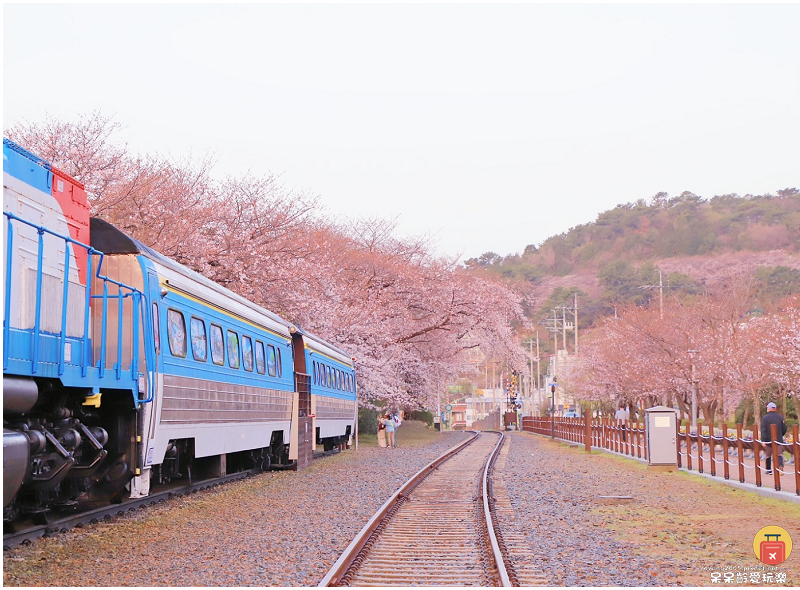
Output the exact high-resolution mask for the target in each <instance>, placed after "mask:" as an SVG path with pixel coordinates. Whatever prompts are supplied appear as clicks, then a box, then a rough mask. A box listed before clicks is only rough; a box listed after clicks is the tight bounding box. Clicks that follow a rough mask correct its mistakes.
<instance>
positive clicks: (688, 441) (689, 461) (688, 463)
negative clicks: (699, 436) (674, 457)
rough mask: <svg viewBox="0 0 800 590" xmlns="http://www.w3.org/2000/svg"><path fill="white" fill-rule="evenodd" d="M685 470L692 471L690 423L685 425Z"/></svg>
mask: <svg viewBox="0 0 800 590" xmlns="http://www.w3.org/2000/svg"><path fill="white" fill-rule="evenodd" d="M686 469H688V470H689V471H691V470H692V423H691V422H687V423H686Z"/></svg>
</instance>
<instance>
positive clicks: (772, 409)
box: [761, 402, 786, 475]
mask: <svg viewBox="0 0 800 590" xmlns="http://www.w3.org/2000/svg"><path fill="white" fill-rule="evenodd" d="M773 424H774V425H775V426H776V427H777V428H776V431H777V433H778V435H777V440H776V441H775V442H779V443H782V442H783V435H784V434H786V422H784V420H783V416H781V415H780V414H779V413H778V406H776V405H775V404H774V403H773V402H769V403H768V404H767V413H766V414H764V417H763V418H761V442H763V443H768V442H772V428H770V427H771V426H772V425H773ZM781 467H783V451H782V450H780V449H778V469H780V468H781ZM767 475H772V449H771V448H770V449H769V450H768V451H767Z"/></svg>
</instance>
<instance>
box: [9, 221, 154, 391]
mask: <svg viewBox="0 0 800 590" xmlns="http://www.w3.org/2000/svg"><path fill="white" fill-rule="evenodd" d="M3 215H4V216H5V217H6V218H8V223H7V239H6V254H7V258H6V284H5V302H4V310H3V371H6V370H7V369H8V363H9V341H10V334H11V297H10V294H11V289H12V275H13V272H12V271H13V268H12V267H13V260H14V257H13V246H14V224H13V223H12V221H18V222H20V223H22V224H24V225H27V226H29V227H31V228H33V229H35V230H36V232H37V234H38V250H37V255H36V256H37V268H36V303H35V312H34V313H35V316H34V326H33V330H32V332H33V341H32V350H31V373H32V374H34V375H35V374H36V373H37V372H38V370H39V341H40V338H39V337H40V335H41V333H42V330H41V312H42V281H43V274H44V273H43V270H44V236H45V235H46V234H49V235H51V236H53V237H55V238H57V239H60V240H62V241H63V242H64V243H65V245H69V244H72V245H73V249H74V248H75V247H79V248H83V249H84V250H86V254H87V281H86V283H87V284H86V299H85V307H84V325H83V337H82V338H80V339H78V340H82V344H83V354H82V356H81V376H82V377H86V376H87V375H88V369H89V366H90V365H91V366H94V362H93V360H94V359H92V360H90V359H91V357H92V356H93V355H92V351H91V348H90V346H91V338H90V337H89V323H90V309H91V300H92V299H102V300H103V317H102V328H101V335H100V338H101V353H100V356H101V358H100V361H99V365H98V366H97V368H98V370H99V373H100V377H101V378H102V377H104V374H105V369H106V367H105V354H106V339H107V336H108V335H107V328H108V326H107V320H108V318H107V305H108V297H109V295H108V285H109V284H111V285H115V286H116V287H117V290H118V292H117V295H116V298H117V300H118V304H119V308H118V316H119V323H118V326H117V329H118V333H117V366H116V367H115V372H116V380H117V381H121V380H122V378H123V371H125V369H123V367H122V351H121V347H122V316H123V313H122V310H123V306H124V300H125V299H128V298H130V300H131V307H132V310H131V311H132V316H131V323H132V328H133V338H134V339H133V340H132V343H131V365H130V369H129V372H130V376H131V379H132V380H134V381H136V382H137V393H136V398H137V400H136V401H137V402H138V403H147V402H149V401H152V398H153V395H152V392H149V395H148V397H147V398H146V399H145V400H141V399H139V392H138V377H139V375H140V373H139V370H138V364H139V351H138V333H139V322H140V321H144V320H143V319H141V318H140V309H141V301H142V300H143V299H144V300H146V297H145V296H144V293H142V292H141V291H140V290H139V289H137V288H136V287H132V286H130V285H127V284H125V283H122V282H120V281H117V280H115V279H112V278H111V277H109V276H107V275H104V274H102V269H103V262H104V260H105V254H104V253H103V252H101V251H99V250H96V249H94V248H92V247H91V246H89V245H87V244H84V243H82V242H80V241H78V240H75V239H74V238H72V237H70V236H65V235H63V234H60V233H58V232H55V231H53V230H51V229H48V228H46V227H43V226H41V225H38V224H36V223H33V222H31V221H28V220H27V219H24V218H22V217H19V216H18V215H15V214H14V213H11V212H9V211H3ZM95 256H97V257H99V261H98V263H97V269H96V270H95V272H94V275H93V274H92V267H93V263H94V257H95ZM69 272H70V248H69V247H65V252H64V273H63V277H64V287H63V291H62V302H61V303H62V305H61V332H60V334H58V337H59V347H58V375H59V376H61V375H63V374H64V372H65V370H66V367H65V365H66V359H65V348H66V338H67V311H68V302H69ZM92 276H94V278H96V279H98V280H100V281H102V282H103V294H102V295H93V294H92V286H91V280H90V277H92ZM145 348H147V347H145ZM149 360H150V359H149V356H148V355H145V364H146V365H147V366H148V367H149V363H148V361H149ZM125 372H128V371H125ZM149 381H150V380H148V382H149ZM149 385H150V387H148V389H150V390H152V383H149Z"/></svg>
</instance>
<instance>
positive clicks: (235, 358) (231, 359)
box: [228, 330, 239, 369]
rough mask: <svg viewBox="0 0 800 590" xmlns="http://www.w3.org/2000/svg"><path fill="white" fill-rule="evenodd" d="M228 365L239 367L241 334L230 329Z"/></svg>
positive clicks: (232, 367) (234, 367) (233, 367)
mask: <svg viewBox="0 0 800 590" xmlns="http://www.w3.org/2000/svg"><path fill="white" fill-rule="evenodd" d="M228 366H229V367H230V368H231V369H238V368H239V335H238V334H237V333H236V332H231V331H230V330H228Z"/></svg>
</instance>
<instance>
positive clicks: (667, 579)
mask: <svg viewBox="0 0 800 590" xmlns="http://www.w3.org/2000/svg"><path fill="white" fill-rule="evenodd" d="M511 443H512V444H511V448H510V450H509V454H508V458H507V461H506V466H505V467H506V468H505V470H504V473H503V476H502V477H503V479H504V482H505V483H506V486H507V488H508V493H509V495H510V496H511V499H512V504H513V506H514V508H515V510H516V513H517V516H518V520H517V522H516V523H514V525H515V528H516V529H517V530H518V531H521V532H524V534H525V535H526V536H527V537H528V539H529V541H530V545H531V548H532V552H533V553H534V554H536V556H537V557H538V563H539V569H540V571H541V573H542V574H544V576H545V578H546V579H547V580H548V585H553V586H711V585H714V586H719V585H725V586H731V585H739V586H741V585H744V586H761V585H767V586H771V587H774V586H776V585H779V586H780V585H786V586H797V585H798V582H800V565H798V564H800V559H799V558H798V555H796V554H793V555H791V557H790V558H789V560H787V561H786V562H784V563H783V564H781V565H779V566H778V567H777V569H775V570H774V571H773V572H769V573H772V574H773V577H772V579H773V582H770V583H766V582H764V581H759V582H758V583H752V580H751V578H750V577H749V576H750V574H751V573H755V572H757V571H761V567H762V565H763V564H761V562H759V561H758V560H757V559H756V557H755V555H754V553H753V540H754V538H755V536H756V533H757V532H758V531H759V529H761V528H762V527H765V526H767V525H778V526H780V527H783V528H784V529H786V530H787V531H788V532H789V533H790V534H792V535H793V536H794V538H795V540H796V541H797V542H800V506H798V505H797V504H793V503H789V502H785V501H781V500H773V499H767V498H763V497H761V496H758V495H757V494H754V493H748V492H743V491H739V490H735V489H733V488H730V487H727V486H725V485H724V484H719V483H715V482H709V481H708V480H706V479H703V478H701V477H698V476H691V475H687V474H685V473H668V472H667V473H664V472H656V471H654V470H652V469H648V467H647V465H646V464H644V463H641V462H639V461H633V460H630V459H623V458H621V457H618V456H614V455H610V454H608V453H603V452H592V453H591V454H587V453H586V452H585V451H584V450H583V447H582V446H581V447H570V446H567V445H565V444H563V443H560V442H555V441H552V440H550V439H548V438H546V437H540V436H536V435H532V434H528V433H512V434H511ZM598 496H632V497H633V500H631V501H624V502H621V503H618V504H604V503H603V502H606V501H605V500H602V499H599V498H598ZM795 533H796V535H795ZM798 547H800V546H798ZM764 567H766V566H764ZM711 572H733V573H734V574H737V575H739V579H740V580H741V577H742V576H743V575H744V574H745V573H747V575H748V578H747V583H744V584H742V583H740V584H736V583H735V582H732V583H724V582H722V583H712V578H711ZM778 573H783V574H786V579H785V582H784V583H777V584H776V583H775V580H776V576H775V574H778Z"/></svg>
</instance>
